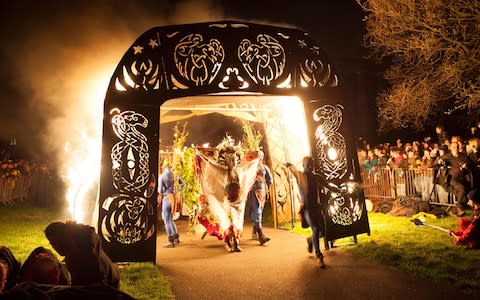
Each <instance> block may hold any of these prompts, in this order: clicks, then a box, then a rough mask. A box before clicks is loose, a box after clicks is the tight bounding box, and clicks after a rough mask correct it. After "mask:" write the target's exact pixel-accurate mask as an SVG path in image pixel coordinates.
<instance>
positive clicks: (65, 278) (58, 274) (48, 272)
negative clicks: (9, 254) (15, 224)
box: [18, 247, 70, 285]
mask: <svg viewBox="0 0 480 300" xmlns="http://www.w3.org/2000/svg"><path fill="white" fill-rule="evenodd" d="M18 282H36V283H39V284H52V285H70V275H69V274H68V270H67V269H66V266H65V265H64V264H62V263H61V262H60V261H59V260H58V259H57V257H56V256H55V255H54V254H53V252H52V251H50V250H49V249H46V248H43V247H37V248H36V249H35V250H33V251H32V253H30V255H29V256H28V258H27V260H26V261H25V262H24V263H23V265H22V267H21V268H20V274H19V279H18Z"/></svg>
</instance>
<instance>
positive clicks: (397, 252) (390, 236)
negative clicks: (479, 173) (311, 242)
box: [293, 213, 480, 294]
mask: <svg viewBox="0 0 480 300" xmlns="http://www.w3.org/2000/svg"><path fill="white" fill-rule="evenodd" d="M369 223H370V231H371V235H370V236H368V235H366V234H361V235H359V236H358V243H357V244H353V245H347V246H342V249H345V250H346V251H350V252H351V253H354V254H356V255H359V256H363V257H366V258H369V259H371V260H374V261H377V262H379V263H381V264H384V265H388V266H391V267H393V268H395V269H399V270H402V271H406V272H408V273H413V274H415V275H417V276H420V277H424V278H428V279H431V280H434V281H437V282H443V283H448V284H450V285H453V286H455V287H458V288H460V289H462V290H464V291H465V292H466V293H468V294H470V293H472V291H473V290H475V293H476V294H478V293H479V292H480V268H479V267H480V250H471V249H470V250H469V249H465V248H464V247H460V246H455V245H454V244H453V241H452V238H451V237H450V236H449V235H448V233H446V232H443V231H440V230H438V229H434V228H431V227H428V226H422V227H416V226H415V225H413V224H412V223H411V222H410V218H406V217H396V216H390V215H385V214H383V213H369ZM425 223H426V224H430V225H436V226H441V227H444V228H446V229H456V228H457V218H455V217H450V216H449V217H445V218H441V219H430V218H427V219H426V222H425ZM309 230H310V229H303V228H301V227H300V226H299V225H297V227H295V228H294V230H293V231H294V232H296V233H300V234H303V235H309V234H310V232H309ZM351 242H352V238H344V239H341V240H338V241H336V243H337V244H350V243H351ZM321 244H322V245H323V243H321Z"/></svg>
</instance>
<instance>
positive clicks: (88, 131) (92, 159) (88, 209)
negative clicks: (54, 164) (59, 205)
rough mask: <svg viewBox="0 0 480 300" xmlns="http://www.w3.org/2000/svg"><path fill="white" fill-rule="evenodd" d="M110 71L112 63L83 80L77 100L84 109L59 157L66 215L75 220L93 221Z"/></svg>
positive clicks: (74, 121) (80, 112) (77, 116)
mask: <svg viewBox="0 0 480 300" xmlns="http://www.w3.org/2000/svg"><path fill="white" fill-rule="evenodd" d="M111 70H113V67H112V66H106V67H105V68H104V70H103V71H102V70H99V71H98V72H97V73H94V74H91V75H89V77H88V80H85V81H84V82H82V86H81V89H82V91H81V93H82V94H81V96H80V97H79V98H80V99H79V100H80V101H82V102H83V103H82V106H83V109H80V110H79V111H77V112H76V113H75V114H74V116H73V120H72V122H73V123H75V125H76V126H74V130H73V131H74V133H75V134H71V135H70V136H69V138H68V139H69V140H68V141H67V142H66V144H65V147H64V153H63V155H62V158H61V160H62V163H61V165H62V174H63V176H64V180H65V182H66V184H67V190H66V199H67V201H68V209H69V214H70V218H72V219H73V220H75V221H76V222H81V223H92V213H93V208H94V205H95V200H96V196H97V195H96V194H93V193H92V190H94V189H95V188H97V187H98V182H99V176H100V160H101V149H102V148H101V136H102V134H101V132H102V130H101V129H102V116H103V101H104V98H105V93H106V90H107V86H108V79H109V78H110V76H111V74H110V73H111ZM94 191H95V192H97V190H94Z"/></svg>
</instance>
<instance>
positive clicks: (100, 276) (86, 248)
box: [45, 222, 120, 288]
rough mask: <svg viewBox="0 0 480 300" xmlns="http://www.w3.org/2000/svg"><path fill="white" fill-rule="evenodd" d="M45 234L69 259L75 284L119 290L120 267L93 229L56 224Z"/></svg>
mask: <svg viewBox="0 0 480 300" xmlns="http://www.w3.org/2000/svg"><path fill="white" fill-rule="evenodd" d="M45 235H46V237H47V239H48V240H49V241H50V244H51V245H52V247H53V248H54V249H55V250H56V251H57V252H58V254H59V255H61V256H65V263H66V265H67V268H68V271H69V272H70V276H71V280H72V285H90V284H104V285H108V286H111V287H114V288H118V287H119V282H120V272H119V270H118V267H117V265H116V264H114V263H113V262H112V261H111V260H110V258H109V257H108V256H107V254H106V253H105V252H104V251H103V249H102V245H101V240H100V237H99V236H98V234H97V233H96V232H95V230H94V228H93V227H91V226H88V225H85V224H76V223H63V222H54V223H51V224H50V225H48V226H47V228H46V229H45Z"/></svg>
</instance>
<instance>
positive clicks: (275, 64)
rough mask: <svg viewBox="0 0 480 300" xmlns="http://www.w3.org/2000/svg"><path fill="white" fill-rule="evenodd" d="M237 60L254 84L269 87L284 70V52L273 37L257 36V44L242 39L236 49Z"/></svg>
mask: <svg viewBox="0 0 480 300" xmlns="http://www.w3.org/2000/svg"><path fill="white" fill-rule="evenodd" d="M238 58H239V59H240V62H241V63H242V65H243V67H244V68H245V70H246V71H247V73H248V75H249V76H250V77H251V78H252V80H253V81H255V83H259V82H261V83H263V84H264V85H270V82H272V81H274V80H276V79H277V78H279V77H280V76H281V75H282V74H283V71H284V68H285V50H284V49H283V46H282V45H281V44H280V43H279V42H278V41H277V40H276V39H274V38H273V37H271V36H269V35H267V34H259V35H258V36H257V43H254V42H252V41H250V40H249V39H244V40H242V42H241V43H240V46H239V47H238Z"/></svg>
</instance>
